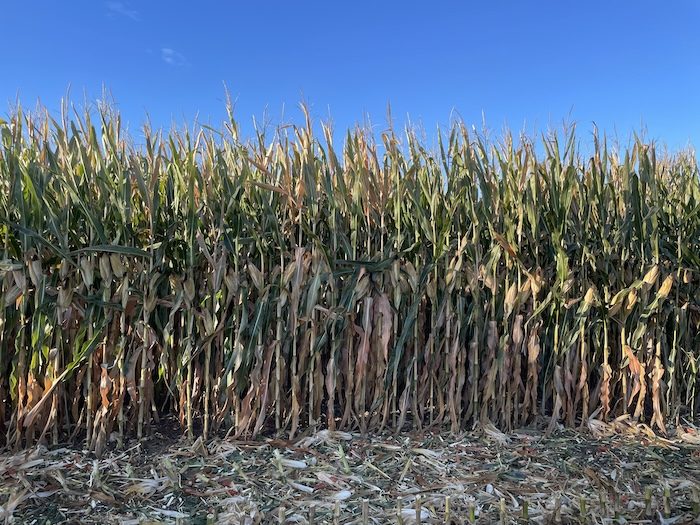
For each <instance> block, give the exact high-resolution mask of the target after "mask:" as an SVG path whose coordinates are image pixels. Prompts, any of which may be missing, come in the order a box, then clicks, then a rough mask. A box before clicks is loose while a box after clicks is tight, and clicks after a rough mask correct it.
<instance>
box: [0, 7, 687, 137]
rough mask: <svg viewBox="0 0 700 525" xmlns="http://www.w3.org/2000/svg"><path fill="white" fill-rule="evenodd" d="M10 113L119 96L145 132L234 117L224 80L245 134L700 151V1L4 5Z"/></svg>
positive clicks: (0, 107)
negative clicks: (355, 129)
mask: <svg viewBox="0 0 700 525" xmlns="http://www.w3.org/2000/svg"><path fill="white" fill-rule="evenodd" d="M3 4H4V5H3V8H2V12H1V13H0V22H1V27H2V28H3V29H2V31H3V38H2V40H3V47H4V49H3V51H4V52H3V58H2V65H1V66H0V113H2V114H6V113H7V112H8V111H9V108H10V107H11V105H12V104H13V103H14V101H15V99H16V97H17V96H18V95H19V97H20V99H21V101H22V103H23V105H26V106H32V105H33V104H34V103H35V102H36V100H37V98H40V99H41V101H42V103H43V104H45V105H47V106H48V107H49V108H50V109H52V110H54V111H57V110H58V108H59V101H60V99H61V97H63V96H64V95H65V94H66V92H67V88H68V87H69V86H70V88H71V99H72V100H73V101H74V102H77V103H81V102H82V101H83V100H84V97H85V96H87V98H88V99H92V100H94V99H96V98H99V97H100V96H101V93H102V87H103V86H106V87H107V88H108V89H109V90H110V92H111V94H112V96H113V98H114V100H115V101H116V103H117V105H118V107H119V108H120V110H121V111H122V114H123V115H124V117H125V118H126V120H127V121H128V122H129V125H130V128H131V130H134V131H136V134H137V135H138V128H139V126H140V125H141V123H142V122H143V120H144V118H145V116H146V113H148V114H149V115H150V118H151V121H152V122H153V123H154V124H155V125H156V126H165V127H168V126H169V125H170V124H171V123H172V122H177V123H180V124H181V123H183V122H185V121H187V122H190V123H191V122H192V121H193V120H194V119H195V117H197V116H198V119H199V121H200V122H204V123H210V124H214V125H217V124H220V123H221V121H222V120H223V119H224V118H225V106H224V83H225V84H226V85H227V86H228V89H229V91H230V93H231V95H232V97H233V99H234V100H235V101H236V115H237V117H238V119H239V120H240V121H241V127H242V130H243V131H244V133H249V132H250V129H251V125H250V123H251V119H252V117H253V116H255V117H257V118H258V120H262V116H263V114H264V112H265V111H267V114H268V116H269V119H270V120H271V121H272V122H273V123H279V122H282V121H284V122H297V123H301V122H302V116H301V113H300V111H299V110H298V103H299V102H300V101H302V100H304V101H306V102H307V103H308V104H309V105H310V107H311V111H312V115H313V116H314V117H315V118H317V119H326V118H327V117H328V116H329V115H330V116H331V117H332V119H333V122H334V126H335V128H336V130H343V129H345V128H347V127H348V126H352V125H354V124H355V123H358V122H359V123H362V122H363V121H364V117H365V115H367V114H368V115H369V116H370V117H371V121H372V123H373V124H374V125H375V130H376V131H381V130H382V129H385V127H386V107H387V103H390V104H391V106H392V114H393V116H394V119H395V123H396V124H397V125H402V124H404V123H405V122H406V119H407V117H410V119H411V121H412V122H415V123H421V124H422V126H423V127H424V128H425V130H426V133H427V134H428V136H431V135H433V136H434V134H435V131H434V130H435V126H436V125H438V124H439V125H442V126H445V125H446V124H447V123H448V122H449V121H450V118H452V117H454V116H457V115H458V116H460V117H461V118H462V119H464V121H465V122H467V123H468V124H470V125H471V124H475V125H477V127H481V124H482V119H483V118H485V122H486V125H487V126H488V128H490V129H491V130H493V131H494V133H496V134H497V133H498V132H499V131H500V130H502V129H503V128H504V126H506V125H507V126H508V127H510V128H511V129H513V130H515V131H519V130H523V129H524V130H526V131H528V132H530V133H532V132H533V131H538V132H540V131H543V130H546V129H547V128H550V127H551V128H560V127H561V124H562V122H563V121H565V120H566V121H575V122H577V123H578V126H579V129H580V130H581V131H584V132H587V131H590V129H592V123H593V122H595V123H596V124H597V125H598V126H599V127H600V128H602V129H605V130H606V131H607V132H608V133H609V134H611V135H612V134H615V133H616V134H617V136H618V137H619V138H620V139H621V140H623V141H626V138H627V137H628V136H629V133H630V131H631V130H639V129H641V128H642V126H644V127H646V129H647V136H648V137H649V138H652V139H659V140H660V141H661V142H664V143H666V144H668V145H669V146H670V147H671V148H674V149H675V148H678V147H683V146H685V145H687V144H688V143H693V144H695V145H696V146H697V145H698V144H700V97H699V96H698V84H699V81H700V31H699V30H698V23H699V22H700V2H698V1H697V0H678V1H669V2H659V1H656V2H652V1H648V0H636V1H623V0H619V1H615V0H608V1H598V0H589V1H586V2H574V1H568V0H559V1H530V2H525V1H517V2H516V1H504V0H494V1H488V2H486V1H484V2H456V1H455V2H443V1H438V0H434V1H432V2H412V1H410V0H405V1H403V2H378V1H377V2H365V1H356V2H333V1H332V0H331V1H326V2H305V1H302V0H300V1H298V2H289V1H286V2H277V1H274V0H268V1H266V2H252V1H251V2H214V1H207V0H203V1H200V2H196V3H195V2H180V1H172V0H171V1H168V2H165V1H161V0H157V1H141V2H139V1H134V0H119V1H117V0H112V1H101V0H89V1H88V0H76V1H71V2H56V1H48V0H36V1H33V2H19V1H16V0H7V1H6V2H3Z"/></svg>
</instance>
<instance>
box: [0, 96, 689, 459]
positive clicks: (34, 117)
mask: <svg viewBox="0 0 700 525" xmlns="http://www.w3.org/2000/svg"><path fill="white" fill-rule="evenodd" d="M229 117H230V118H229V120H228V121H227V122H226V123H225V124H224V125H223V126H222V128H221V130H214V129H212V128H209V127H206V128H201V129H197V130H194V131H192V130H183V131H177V130H173V131H170V132H168V133H164V132H162V131H152V130H151V129H150V128H148V127H146V128H144V131H143V132H144V141H143V145H142V146H138V147H137V146H134V145H133V141H132V139H131V138H130V137H129V135H128V134H126V133H125V131H124V130H123V129H122V124H121V118H120V116H119V114H118V113H116V112H115V111H113V110H112V109H110V108H106V107H100V108H98V110H96V111H87V112H85V113H77V112H74V111H73V112H70V111H68V109H67V108H66V109H64V111H63V112H62V114H61V115H60V116H58V117H57V118H53V117H52V116H51V115H49V114H48V113H38V114H36V113H35V114H28V113H26V112H24V111H23V110H22V109H21V108H20V109H17V110H16V111H14V112H13V113H12V114H11V115H10V116H9V118H8V120H3V121H1V122H0V133H1V141H2V145H1V147H0V186H1V187H2V192H0V205H1V212H0V213H1V216H0V219H1V220H0V233H1V238H2V243H3V245H2V261H0V280H1V281H0V282H1V284H2V285H1V288H0V294H1V299H2V300H1V301H0V312H1V315H0V393H1V395H0V400H1V401H0V424H2V430H3V435H4V439H5V441H6V444H7V445H8V446H12V447H20V446H27V445H32V444H34V443H36V442H37V441H46V440H49V439H50V440H51V442H52V443H58V442H59V441H61V440H69V439H84V440H85V442H86V443H87V446H88V447H90V448H91V449H93V450H95V451H96V452H97V453H98V454H99V453H101V452H102V451H103V450H104V449H105V447H106V446H108V443H109V442H110V440H112V439H114V440H116V441H117V444H121V443H123V441H124V439H125V437H127V436H132V435H133V436H136V437H137V438H141V437H143V436H144V435H146V434H147V433H148V432H149V431H150V429H151V428H152V427H153V425H155V424H158V422H159V421H160V419H161V418H163V417H170V416H172V417H176V418H178V419H179V421H180V424H181V426H182V428H183V432H185V433H186V434H187V435H188V436H189V437H190V438H194V437H195V436H197V435H202V436H203V437H205V438H208V437H210V436H212V435H214V434H216V433H220V432H228V433H231V434H233V435H236V436H243V435H245V436H251V435H252V436H254V435H257V434H260V433H262V432H268V433H270V432H277V433H285V434H287V435H291V436H294V435H295V434H297V433H298V432H299V431H300V429H302V428H317V427H321V426H323V427H327V428H331V429H356V430H360V431H362V432H369V431H377V430H381V429H386V428H391V429H394V430H397V431H398V430H400V429H402V428H407V427H409V426H411V427H414V428H425V427H435V428H440V427H448V428H450V429H452V430H453V431H458V430H460V429H465V428H471V427H472V426H473V425H474V424H477V423H485V422H492V423H494V424H496V425H498V426H499V427H501V428H503V429H506V430H507V429H512V428H514V427H516V426H518V425H522V424H525V423H527V422H528V421H531V420H532V419H533V418H535V417H542V416H546V417H549V418H550V421H551V424H552V425H554V424H556V423H557V422H562V423H564V424H567V425H570V426H574V425H584V426H585V425H586V423H587V422H588V421H589V419H590V418H598V419H601V420H609V419H611V418H615V417H617V416H619V415H623V414H629V415H630V416H631V417H633V418H635V419H636V420H638V421H640V422H644V423H646V424H648V425H650V426H651V427H652V428H654V429H657V430H658V431H660V432H665V425H666V424H667V423H668V422H669V421H673V420H676V419H678V418H680V417H687V418H694V417H696V416H697V415H698V395H699V391H698V387H697V384H696V379H697V376H698V357H699V354H698V348H700V335H699V334H700V330H699V327H700V295H699V293H698V290H700V287H698V271H699V270H700V255H699V254H700V178H699V176H698V166H697V161H696V159H695V157H694V155H693V154H692V153H690V152H680V153H678V154H675V155H669V154H661V153H660V150H659V149H658V148H657V147H656V146H655V145H654V144H649V143H645V142H644V141H643V140H641V139H639V138H636V139H635V141H634V142H633V143H632V144H631V145H630V147H629V148H627V149H625V150H621V151H619V150H616V149H614V148H612V147H610V146H609V144H608V141H607V140H606V139H605V137H602V138H601V137H600V136H599V135H598V134H597V133H595V134H594V144H593V145H592V147H591V148H590V150H591V151H590V154H587V155H586V156H584V155H583V154H582V153H581V149H580V147H579V145H578V142H577V138H576V137H577V136H576V134H575V132H574V130H573V129H572V130H569V131H568V132H566V133H564V134H563V135H557V134H553V135H549V136H545V137H543V138H542V140H541V142H540V143H539V147H537V146H538V145H537V144H535V143H533V142H531V141H530V140H528V139H527V138H521V139H520V140H519V141H518V140H516V139H514V138H513V137H511V136H509V135H505V136H504V137H503V138H502V139H501V140H500V141H499V142H490V141H488V140H486V139H485V138H484V137H481V136H479V135H478V134H475V133H473V132H472V133H470V132H468V131H467V129H466V127H465V126H463V125H462V124H460V123H456V124H455V125H453V126H452V127H451V128H450V129H449V130H448V132H447V133H444V134H443V133H439V139H440V140H439V145H438V147H437V148H436V150H435V151H431V150H429V149H427V148H426V147H425V146H424V145H423V144H422V142H421V140H419V139H418V138H417V136H416V135H415V133H413V132H412V131H411V130H410V129H409V130H407V131H406V133H405V135H404V136H400V135H398V134H397V133H396V132H395V131H394V130H393V129H391V128H390V129H389V130H388V131H386V132H384V133H382V134H381V135H380V136H379V137H373V136H371V135H369V134H368V133H366V132H363V131H362V130H355V131H351V132H348V133H347V135H346V137H345V139H344V145H343V146H342V147H340V148H338V147H337V146H336V144H335V141H334V134H333V133H332V132H331V130H330V129H329V128H327V127H324V128H322V136H321V137H317V136H315V135H314V126H313V124H312V122H311V120H310V118H308V115H307V119H306V122H305V124H304V125H303V126H299V127H291V128H289V127H288V128H284V129H279V130H276V131H274V132H273V133H272V135H270V134H269V132H266V131H263V130H259V131H257V132H256V133H255V134H254V137H253V138H252V139H249V140H244V139H242V138H241V137H240V136H239V132H238V127H237V125H236V122H235V120H234V119H233V117H232V115H231V113H230V112H229ZM376 138H379V141H380V143H379V145H378V144H377V143H376V142H375V139H376Z"/></svg>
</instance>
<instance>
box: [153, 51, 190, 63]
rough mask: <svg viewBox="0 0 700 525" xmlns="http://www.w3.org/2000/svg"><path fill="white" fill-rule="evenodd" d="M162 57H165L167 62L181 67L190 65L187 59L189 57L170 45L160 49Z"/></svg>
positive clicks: (164, 59)
mask: <svg viewBox="0 0 700 525" xmlns="http://www.w3.org/2000/svg"><path fill="white" fill-rule="evenodd" d="M160 57H161V58H162V59H163V62H165V63H166V64H168V65H169V66H176V67H179V66H187V65H189V62H188V61H187V58H185V55H183V54H182V53H178V52H177V51H175V50H174V49H172V48H170V47H162V48H161V49H160Z"/></svg>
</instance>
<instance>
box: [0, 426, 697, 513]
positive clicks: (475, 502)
mask: <svg viewBox="0 0 700 525" xmlns="http://www.w3.org/2000/svg"><path fill="white" fill-rule="evenodd" d="M671 434H672V437H669V438H662V437H659V436H655V435H654V434H653V433H652V432H651V431H650V430H649V429H648V428H647V427H645V426H643V425H634V424H632V423H631V422H629V421H628V420H624V419H621V420H619V421H617V422H613V423H612V424H603V423H601V422H592V423H591V424H589V428H587V429H584V430H577V431H573V430H564V429H563V428H558V429H555V430H554V431H553V432H552V433H551V434H549V435H547V433H546V432H545V430H544V428H543V425H533V426H531V427H529V428H524V429H520V430H517V431H515V432H513V433H509V434H503V433H501V432H499V431H498V430H496V429H495V428H494V427H493V426H492V425H489V424H486V425H482V426H480V427H479V428H478V429H476V430H474V431H472V432H468V433H463V434H459V435H455V434H448V433H432V432H422V433H418V432H410V433H403V434H400V435H393V434H385V435H372V436H367V437H363V436H361V435H359V434H350V433H344V432H330V431H320V432H317V433H315V434H309V435H307V436H303V437H301V438H298V439H295V440H293V441H288V440H281V439H263V438H261V439H257V440H241V439H230V438H217V439H214V440H212V441H210V442H208V443H204V442H202V441H201V440H198V441H197V442H195V443H193V444H192V443H188V442H187V441H186V440H184V439H174V438H172V437H169V435H162V434H159V433H157V432H156V433H154V435H153V436H152V437H151V438H150V439H149V440H147V441H145V442H144V443H141V444H137V443H133V444H132V445H131V446H127V447H125V448H124V449H123V450H121V451H117V450H115V451H111V452H109V453H107V454H105V456H104V457H103V458H101V459H97V458H95V457H94V456H92V455H91V454H89V453H86V452H84V451H81V450H80V449H79V448H54V449H52V450H51V449H46V448H44V447H39V448H34V449H31V450H27V451H23V452H21V453H15V454H12V453H5V454H3V455H2V456H0V504H1V505H2V511H0V516H4V517H5V520H6V522H9V523H26V524H40V525H44V524H46V523H85V524H89V523H99V524H101V525H106V524H110V523H120V524H146V523H149V524H155V523H178V524H190V523H191V524H199V523H201V524H209V523H236V524H238V523H251V524H253V523H279V522H280V518H281V517H282V518H283V519H284V520H285V522H287V523H308V522H309V521H310V520H309V517H310V514H311V519H312V520H313V521H314V522H315V523H353V522H355V523H365V522H366V523H402V522H403V523H406V524H408V523H415V522H416V516H417V512H420V515H421V519H420V521H421V522H422V523H446V522H452V523H470V522H471V521H474V522H476V523H526V522H533V523H665V524H671V523H693V522H695V523H700V519H699V518H698V513H699V512H700V434H698V430H697V429H696V428H695V427H693V426H691V425H688V424H681V425H678V426H677V427H675V428H674V429H673V430H672V431H671ZM446 502H447V507H449V508H448V509H446ZM417 509H419V510H417Z"/></svg>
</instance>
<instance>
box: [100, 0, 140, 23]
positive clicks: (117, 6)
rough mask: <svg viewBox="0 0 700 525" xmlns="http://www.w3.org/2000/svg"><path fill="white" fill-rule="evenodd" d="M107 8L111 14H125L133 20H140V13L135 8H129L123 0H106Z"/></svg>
mask: <svg viewBox="0 0 700 525" xmlns="http://www.w3.org/2000/svg"><path fill="white" fill-rule="evenodd" d="M105 6H106V7H107V10H108V11H109V12H110V13H111V14H113V15H119V16H125V17H127V18H131V19H132V20H133V21H134V22H140V21H141V15H140V14H139V12H138V11H137V10H136V9H131V8H130V7H129V6H128V5H126V4H125V3H124V2H106V3H105Z"/></svg>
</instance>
